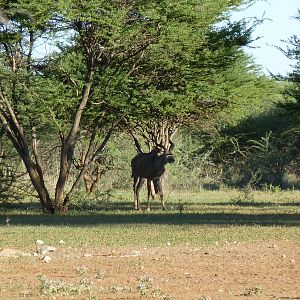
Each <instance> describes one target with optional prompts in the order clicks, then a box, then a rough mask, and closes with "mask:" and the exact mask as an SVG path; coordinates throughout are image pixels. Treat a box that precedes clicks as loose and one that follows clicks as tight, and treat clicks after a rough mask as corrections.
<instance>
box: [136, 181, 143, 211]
mask: <svg viewBox="0 0 300 300" xmlns="http://www.w3.org/2000/svg"><path fill="white" fill-rule="evenodd" d="M144 181H145V179H144V178H139V180H138V183H137V185H136V192H135V202H134V209H136V210H140V190H141V187H142V186H143V184H144Z"/></svg>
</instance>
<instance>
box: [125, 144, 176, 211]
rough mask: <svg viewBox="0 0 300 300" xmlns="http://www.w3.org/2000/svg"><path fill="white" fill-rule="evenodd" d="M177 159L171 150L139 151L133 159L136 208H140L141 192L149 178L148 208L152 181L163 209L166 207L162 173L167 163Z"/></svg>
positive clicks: (148, 207) (148, 206) (148, 208)
mask: <svg viewBox="0 0 300 300" xmlns="http://www.w3.org/2000/svg"><path fill="white" fill-rule="evenodd" d="M174 161H175V159H174V157H173V155H172V153H171V151H170V150H166V151H165V152H164V153H162V154H160V153H159V150H158V149H154V150H152V151H151V152H149V153H139V154H137V155H136V156H135V157H134V158H133V159H132V161H131V169H132V177H133V192H134V209H136V210H140V200H139V193H140V189H141V187H142V186H143V184H144V182H145V180H147V189H148V204H147V210H150V196H152V193H151V182H153V185H154V190H155V193H156V194H158V195H159V197H160V200H161V205H162V208H163V209H166V207H165V204H164V199H163V191H162V182H161V181H162V175H163V174H164V172H165V170H166V169H165V165H166V164H167V163H173V162H174Z"/></svg>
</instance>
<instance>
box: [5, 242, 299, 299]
mask: <svg viewBox="0 0 300 300" xmlns="http://www.w3.org/2000/svg"><path fill="white" fill-rule="evenodd" d="M18 250H20V251H21V249H18ZM49 256H50V257H51V261H50V262H49V263H46V262H45V261H43V260H42V259H41V258H42V257H41V255H39V256H30V257H29V256H20V257H19V258H16V257H6V256H3V257H0V298H1V299H19V298H23V297H25V298H28V299H42V298H45V299H46V298H47V299H49V298H50V299H52V298H53V299H54V298H55V299H141V298H143V297H147V298H148V299H149V298H150V299H154V298H155V299H247V298H254V299H255V298H257V297H260V299H300V241H299V242H295V241H276V242H256V243H242V244H240V243H225V244H222V245H214V246H212V247H207V246H202V247H195V246H190V245H185V246H180V247H179V246H176V247H173V246H172V245H166V246H165V247H156V248H150V247H147V248H140V247H139V248H136V247H126V248H125V247H122V248H100V247H99V248H93V249H91V248H77V249H74V248H69V247H68V246H67V245H61V246H60V247H59V248H58V249H57V251H55V252H53V253H51V254H50V255H49Z"/></svg>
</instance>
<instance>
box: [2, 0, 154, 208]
mask: <svg viewBox="0 0 300 300" xmlns="http://www.w3.org/2000/svg"><path fill="white" fill-rule="evenodd" d="M47 4H48V6H47V5H46V7H47V8H50V10H49V11H46V12H45V10H44V5H45V3H44V2H43V3H40V2H39V1H34V2H31V3H27V2H26V1H25V2H21V1H20V2H18V3H16V4H15V3H14V6H13V7H14V8H16V10H15V9H14V10H11V7H10V6H9V5H7V21H5V22H2V23H1V30H2V31H1V45H2V46H1V62H2V63H3V66H4V67H3V68H2V69H1V93H0V99H1V101H0V104H1V107H0V108H1V111H0V119H1V123H2V126H3V128H4V130H5V132H6V134H7V136H8V138H9V139H10V140H11V142H12V143H13V145H14V147H15V148H16V150H17V152H18V153H19V155H20V157H21V159H22V160H23V162H24V164H25V167H26V169H27V171H28V174H29V176H30V179H31V181H32V184H33V186H34V187H35V189H36V191H37V193H38V196H39V199H40V201H41V204H42V207H43V210H44V211H49V212H54V211H57V212H62V211H64V210H66V209H67V206H68V201H69V197H70V195H71V193H72V192H73V191H74V190H75V189H76V188H77V187H78V186H79V184H80V182H81V180H82V178H83V176H84V174H85V172H86V171H87V169H88V168H89V166H90V165H91V164H92V163H93V162H94V161H95V160H96V159H97V157H98V155H99V153H101V151H102V150H103V148H104V146H105V145H106V143H107V141H108V139H109V138H110V136H111V134H112V131H113V128H114V126H115V123H116V121H115V119H116V117H114V115H115V114H114V115H113V114H111V116H110V117H109V120H108V121H109V122H110V124H111V125H110V126H109V128H108V132H107V134H106V135H105V137H104V140H103V141H102V142H101V143H100V144H99V145H98V146H95V140H96V135H97V130H98V129H99V126H100V124H103V123H105V124H107V122H108V121H107V119H106V120H105V121H106V122H104V121H103V118H104V117H103V116H101V114H100V113H98V114H95V113H94V114H92V113H91V115H89V114H88V111H92V108H91V106H92V105H90V107H88V106H87V104H88V103H89V102H90V104H91V102H92V101H93V102H95V103H96V102H98V103H103V101H104V102H105V99H106V97H107V91H108V90H109V88H110V86H112V81H113V80H112V79H114V80H115V78H113V77H112V79H110V76H113V75H114V74H116V75H117V73H118V70H119V69H120V67H121V66H122V64H123V63H124V62H125V61H126V60H128V59H133V58H134V57H136V56H138V55H139V53H140V52H141V51H142V50H144V49H146V48H147V46H148V45H149V43H150V42H151V35H150V34H149V32H150V33H151V31H152V30H153V29H152V26H149V30H148V29H147V28H146V29H145V26H144V25H143V24H139V22H138V20H137V16H136V15H135V13H134V12H133V7H132V4H128V3H126V2H124V3H123V2H120V1H115V2H114V3H110V2H109V1H96V2H93V3H85V4H83V3H81V2H80V1H78V2H77V1H62V2H55V3H54V2H52V1H49V3H47ZM28 12H30V13H28ZM31 12H32V13H31ZM99 16H101V17H100V18H99ZM59 31H61V32H62V31H64V33H65V34H68V35H70V37H71V36H72V37H73V38H74V42H73V43H71V45H70V46H69V47H65V49H64V52H63V53H62V55H61V56H59V55H58V56H55V57H54V59H57V60H56V62H54V63H53V60H52V61H51V60H50V63H47V64H45V63H44V62H39V64H38V62H37V60H35V58H34V56H33V50H34V43H35V42H39V41H40V37H41V36H43V35H45V36H46V35H47V34H48V33H52V32H56V33H57V32H59ZM154 31H155V30H154ZM76 66H77V67H78V66H79V74H78V73H76V72H78V69H77V70H76V69H74V67H76ZM53 67H54V68H53ZM51 68H53V69H52V70H51ZM58 71H59V72H58ZM105 73H108V74H109V75H107V76H106V77H105V76H104V74H105ZM82 74H83V75H82ZM58 75H59V76H58ZM59 77H60V78H59ZM62 78H63V81H60V80H61V79H62ZM99 79H101V80H102V84H104V86H105V89H102V92H103V93H101V94H100V93H99V91H97V87H96V84H95V82H96V81H97V80H99ZM103 82H105V83H103ZM48 85H49V86H48ZM56 85H57V86H56ZM70 88H71V89H70ZM50 93H51V96H50V95H49V94H50ZM49 96H50V97H49ZM97 108H100V109H103V106H101V105H99V106H98V107H97ZM104 108H105V109H107V111H109V108H108V107H107V108H106V107H104ZM84 112H86V114H87V117H86V121H85V122H84V120H83V116H84ZM100 112H101V111H100ZM49 115H50V116H52V117H53V122H49ZM47 116H48V118H47ZM68 117H69V118H70V120H68ZM47 119H48V120H47ZM50 123H51V124H50ZM84 123H86V124H84ZM82 124H84V125H87V126H88V125H91V124H93V127H92V133H91V135H90V140H89V143H88V148H87V151H86V156H85V159H84V166H83V168H82V169H81V171H80V172H79V174H78V176H77V178H76V180H75V182H74V183H73V184H72V185H71V188H70V190H69V191H66V184H67V182H68V178H69V174H70V170H71V166H72V160H73V156H74V149H75V146H76V143H77V142H78V139H79V136H80V129H81V125H82ZM47 125H50V127H48V130H49V129H51V128H52V129H53V130H54V131H56V132H57V133H58V134H59V137H60V144H61V146H60V167H59V174H58V178H57V182H56V185H55V195H54V203H52V201H51V198H50V193H49V190H48V188H47V187H46V184H45V179H44V170H43V166H42V162H41V158H40V156H39V152H38V141H39V139H40V137H39V135H40V134H41V133H43V132H44V133H45V126H47ZM55 127H56V128H55ZM89 128H91V127H89Z"/></svg>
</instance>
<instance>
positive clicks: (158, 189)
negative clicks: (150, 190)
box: [153, 178, 166, 210]
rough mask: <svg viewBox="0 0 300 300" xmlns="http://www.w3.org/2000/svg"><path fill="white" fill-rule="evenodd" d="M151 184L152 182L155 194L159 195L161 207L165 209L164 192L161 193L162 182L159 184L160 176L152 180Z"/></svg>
mask: <svg viewBox="0 0 300 300" xmlns="http://www.w3.org/2000/svg"><path fill="white" fill-rule="evenodd" d="M153 184H154V189H155V193H156V194H157V195H159V198H160V201H161V206H162V209H163V210H166V206H165V202H164V194H163V190H162V184H161V178H157V179H155V180H153Z"/></svg>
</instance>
